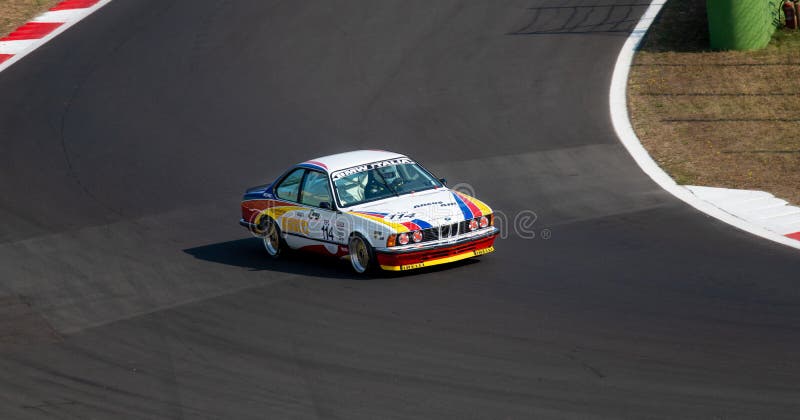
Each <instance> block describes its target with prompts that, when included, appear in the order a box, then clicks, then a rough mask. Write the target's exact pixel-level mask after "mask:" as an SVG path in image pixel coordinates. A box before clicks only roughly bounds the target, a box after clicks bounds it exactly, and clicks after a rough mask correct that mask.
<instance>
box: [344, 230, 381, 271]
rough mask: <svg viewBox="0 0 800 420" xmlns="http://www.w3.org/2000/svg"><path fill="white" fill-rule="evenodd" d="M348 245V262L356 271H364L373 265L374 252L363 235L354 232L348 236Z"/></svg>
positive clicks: (369, 269) (370, 268)
mask: <svg viewBox="0 0 800 420" xmlns="http://www.w3.org/2000/svg"><path fill="white" fill-rule="evenodd" d="M348 247H349V248H350V264H352V265H353V270H354V271H355V272H356V273H358V274H362V273H366V272H367V271H371V270H372V269H373V268H374V267H375V264H376V262H375V253H374V252H373V251H372V246H370V244H369V242H367V241H366V240H365V239H364V237H362V236H361V235H359V234H357V233H356V234H354V235H353V236H352V237H350V242H349V244H348Z"/></svg>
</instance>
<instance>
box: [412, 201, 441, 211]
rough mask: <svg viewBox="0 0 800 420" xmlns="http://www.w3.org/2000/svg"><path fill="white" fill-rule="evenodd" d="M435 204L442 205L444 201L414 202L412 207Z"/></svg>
mask: <svg viewBox="0 0 800 420" xmlns="http://www.w3.org/2000/svg"><path fill="white" fill-rule="evenodd" d="M437 204H439V205H442V204H444V203H443V202H441V201H431V202H430V203H420V204H414V208H415V209H418V208H420V207H427V206H435V205H437Z"/></svg>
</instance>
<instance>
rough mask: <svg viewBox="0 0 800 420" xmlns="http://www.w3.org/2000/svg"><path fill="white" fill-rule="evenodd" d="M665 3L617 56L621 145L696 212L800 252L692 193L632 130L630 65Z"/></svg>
mask: <svg viewBox="0 0 800 420" xmlns="http://www.w3.org/2000/svg"><path fill="white" fill-rule="evenodd" d="M664 4H665V3H664V2H663V0H653V1H652V2H651V3H650V6H648V8H647V10H646V11H645V12H644V14H643V15H642V17H641V18H640V19H639V22H638V23H637V24H636V27H635V28H634V29H633V31H632V32H631V34H630V35H629V36H628V39H626V40H625V44H624V45H623V46H622V50H621V51H620V53H619V56H618V57H617V62H616V64H615V66H614V74H613V75H612V77H611V91H610V94H609V107H610V112H611V123H612V124H613V125H614V131H616V133H617V137H618V138H619V140H620V142H622V145H623V146H625V148H626V149H627V150H628V153H630V154H631V156H632V157H633V159H634V160H635V161H636V163H637V164H638V165H639V167H640V168H641V169H642V171H644V173H646V174H647V175H648V176H649V177H650V178H651V179H652V180H653V181H655V183H657V184H658V185H659V186H660V187H661V188H663V189H664V190H666V191H667V192H669V193H670V194H672V195H673V196H675V197H676V198H678V199H680V200H682V201H683V202H685V203H687V204H689V205H690V206H692V207H694V208H695V209H697V210H700V211H702V212H703V213H705V214H707V215H709V216H711V217H714V218H716V219H718V220H721V221H723V222H725V223H728V224H730V225H732V226H734V227H736V228H738V229H740V230H743V231H745V232H748V233H751V234H753V235H757V236H760V237H762V238H765V239H769V240H771V241H773V242H777V243H780V244H783V245H786V246H789V247H792V248H795V249H800V241H797V240H795V239H796V238H790V237H788V236H783V235H780V234H777V233H775V232H772V231H769V230H767V229H765V228H763V227H761V226H758V225H755V224H753V223H750V222H747V221H745V220H742V219H740V218H738V217H736V216H734V215H732V214H730V213H727V212H725V211H724V210H722V209H721V208H719V207H717V206H715V205H713V204H711V203H709V202H707V201H704V200H702V199H700V198H699V197H697V196H696V195H695V194H693V193H692V192H691V191H690V190H689V189H687V188H684V187H682V186H680V185H678V184H677V183H675V181H674V180H673V179H672V178H671V177H670V176H669V175H668V174H667V173H666V172H664V170H662V169H661V167H659V166H658V164H656V162H655V161H654V160H653V158H652V157H651V156H650V154H649V153H647V150H646V149H645V148H644V146H642V143H641V142H640V141H639V138H638V137H637V136H636V132H634V131H633V127H632V126H631V122H630V119H629V116H628V103H627V98H626V94H627V88H628V75H629V73H630V68H631V64H632V63H633V56H634V53H635V52H636V49H637V48H638V47H639V44H640V43H641V42H642V39H643V38H644V35H645V34H646V33H647V30H648V29H650V25H651V24H652V23H653V20H655V18H656V16H658V13H659V12H660V11H661V8H662V7H664Z"/></svg>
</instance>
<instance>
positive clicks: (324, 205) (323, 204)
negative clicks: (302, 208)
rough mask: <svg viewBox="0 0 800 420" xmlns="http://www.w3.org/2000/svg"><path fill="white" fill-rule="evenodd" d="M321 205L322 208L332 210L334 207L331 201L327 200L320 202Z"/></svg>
mask: <svg viewBox="0 0 800 420" xmlns="http://www.w3.org/2000/svg"><path fill="white" fill-rule="evenodd" d="M319 207H320V208H322V209H328V210H331V209H332V208H333V207H332V206H331V203H329V202H327V201H323V202H321V203H319Z"/></svg>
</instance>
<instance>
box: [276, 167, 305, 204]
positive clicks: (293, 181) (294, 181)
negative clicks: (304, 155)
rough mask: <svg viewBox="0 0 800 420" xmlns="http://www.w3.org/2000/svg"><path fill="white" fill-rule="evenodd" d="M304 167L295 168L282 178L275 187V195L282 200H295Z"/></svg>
mask: <svg viewBox="0 0 800 420" xmlns="http://www.w3.org/2000/svg"><path fill="white" fill-rule="evenodd" d="M305 171H306V170H305V169H302V168H297V169H295V170H294V172H292V173H290V174H289V176H287V177H286V178H284V179H283V181H281V183H280V184H279V185H278V187H277V188H275V195H277V196H278V198H280V199H282V200H289V201H297V192H298V191H300V180H301V179H303V172H305Z"/></svg>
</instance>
